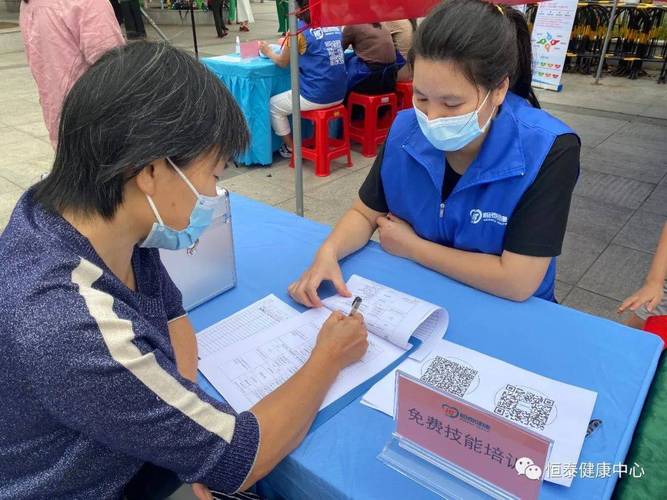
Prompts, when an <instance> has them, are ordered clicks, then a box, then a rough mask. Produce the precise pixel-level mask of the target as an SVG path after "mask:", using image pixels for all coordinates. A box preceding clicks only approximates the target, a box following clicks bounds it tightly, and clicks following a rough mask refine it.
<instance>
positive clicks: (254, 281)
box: [190, 195, 662, 500]
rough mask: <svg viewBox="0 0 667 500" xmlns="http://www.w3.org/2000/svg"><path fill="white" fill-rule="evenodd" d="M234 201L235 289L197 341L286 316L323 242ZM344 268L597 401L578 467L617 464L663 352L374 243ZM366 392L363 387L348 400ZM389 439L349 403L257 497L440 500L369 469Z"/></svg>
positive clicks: (381, 424)
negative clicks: (271, 310) (276, 313)
mask: <svg viewBox="0 0 667 500" xmlns="http://www.w3.org/2000/svg"><path fill="white" fill-rule="evenodd" d="M231 201H232V212H233V214H234V223H233V224H234V228H233V230H234V240H235V245H236V257H237V271H238V279H239V284H238V286H237V287H236V288H234V289H233V290H231V291H229V292H227V293H225V294H223V295H221V296H218V297H216V298H215V299H213V300H211V301H210V302H208V303H206V304H204V305H202V306H200V307H198V308H197V309H195V310H194V311H192V313H191V315H190V316H191V319H192V321H193V323H194V325H195V328H196V329H198V330H200V329H202V328H205V327H207V326H209V325H211V324H213V323H215V322H216V321H218V320H220V319H222V318H223V317H226V316H228V315H230V314H232V313H233V312H235V311H237V310H239V309H241V308H242V307H245V306H247V305H249V304H251V303H252V302H254V301H256V300H258V299H260V298H262V297H264V296H265V295H267V294H268V293H271V292H272V293H275V294H276V295H277V296H278V297H280V298H281V299H282V300H285V301H288V303H291V304H292V305H294V303H292V302H291V301H290V300H289V298H288V296H287V293H286V288H287V286H288V284H289V283H290V282H291V281H293V280H294V279H295V278H296V277H297V276H298V275H299V274H300V273H301V272H302V271H303V267H304V266H305V265H306V263H308V262H310V261H311V259H312V257H313V254H314V252H315V250H316V248H317V247H318V246H319V245H320V243H321V242H322V241H323V240H324V238H325V237H326V236H327V234H328V233H329V231H330V228H329V227H327V226H323V225H321V224H317V223H315V222H312V221H308V220H306V219H302V218H299V217H297V216H295V215H293V214H291V213H288V212H284V211H280V210H277V209H274V208H271V207H269V206H266V205H264V204H261V203H259V202H255V201H252V200H249V199H247V198H243V197H240V196H236V195H232V200H231ZM342 267H343V273H344V275H345V278H346V279H347V278H348V277H349V276H350V275H351V274H352V273H357V274H360V275H363V276H365V277H368V278H369V279H372V280H376V281H379V282H382V283H385V284H387V285H389V286H392V287H394V288H396V289H399V290H402V291H404V292H406V293H409V294H413V295H415V296H417V297H421V298H423V299H425V300H428V301H431V302H433V303H435V304H439V305H442V306H443V307H446V308H447V309H448V310H449V313H450V316H451V322H450V325H449V329H448V331H447V333H446V338H447V339H448V340H451V341H453V342H456V343H459V344H461V345H464V346H466V347H469V348H471V349H476V350H478V351H480V352H483V353H485V354H488V355H491V356H495V357H497V358H499V359H502V360H504V361H507V362H509V363H512V364H515V365H517V366H520V367H522V368H525V369H527V370H532V371H534V372H537V373H539V374H541V375H544V376H547V377H552V378H554V379H556V380H560V381H562V382H566V383H570V384H575V385H578V386H581V387H585V388H587V389H591V390H594V391H597V392H598V399H597V402H596V406H595V409H594V412H593V417H594V418H599V419H602V420H603V425H602V426H601V427H600V428H599V429H598V430H597V431H596V432H595V433H594V434H593V435H591V437H590V438H587V439H586V441H585V443H584V446H583V449H582V454H581V457H580V462H581V461H583V462H592V463H601V462H608V463H611V464H614V463H623V461H624V459H625V456H626V453H627V451H628V447H629V446H630V442H631V439H632V434H633V430H634V428H635V426H636V424H637V420H638V418H639V415H640V412H641V410H642V406H643V403H644V399H645V398H646V394H647V391H648V389H649V386H650V384H651V380H652V378H653V375H654V372H655V369H656V365H657V362H658V358H659V355H660V352H661V347H662V343H661V342H660V340H659V339H658V338H657V337H656V336H653V335H650V334H647V333H644V332H640V331H637V330H632V329H629V328H626V327H624V326H622V325H620V324H617V323H614V322H611V321H608V320H605V319H602V318H597V317H594V316H589V315H587V314H584V313H581V312H578V311H575V310H573V309H569V308H567V307H564V306H560V305H557V304H553V303H550V302H546V301H543V300H541V299H535V298H532V299H530V300H528V301H527V302H526V303H523V304H517V303H514V302H510V301H507V300H503V299H500V298H497V297H493V296H491V295H488V294H485V293H483V292H480V291H478V290H474V289H472V288H469V287H467V286H465V285H462V284H460V283H456V282H455V281H453V280H450V279H448V278H446V277H444V276H442V275H439V274H437V273H435V272H432V271H429V270H427V269H425V268H423V267H421V266H419V265H417V264H415V263H413V262H410V261H407V260H405V259H400V258H397V257H393V256H390V255H388V254H387V253H385V252H384V251H383V250H382V249H381V248H380V247H379V246H378V245H377V244H375V243H373V242H371V243H370V244H369V245H368V246H367V247H366V248H364V249H363V250H362V251H360V252H358V253H357V254H355V255H353V256H351V257H348V258H347V259H345V260H344V262H343V263H342ZM328 290H329V292H332V289H331V288H328ZM390 368H391V367H390ZM390 368H388V369H387V370H386V371H388V370H389V369H390ZM386 371H385V372H386ZM200 379H201V380H200V382H201V383H202V385H203V386H204V387H205V388H206V390H208V391H210V392H211V393H213V392H214V389H212V388H211V387H210V385H208V383H207V382H206V381H205V380H204V379H203V378H201V376H200ZM370 385H371V383H366V384H362V386H361V387H360V388H359V390H357V391H355V393H356V394H355V395H357V396H359V395H361V394H363V393H364V392H365V391H366V390H368V388H370ZM393 428H394V425H393V421H392V419H391V418H389V417H388V416H386V415H384V414H382V413H380V412H377V411H374V410H371V409H370V408H367V407H365V406H362V405H361V404H360V403H359V401H358V398H357V400H355V401H354V402H353V403H351V404H349V405H348V406H347V407H345V408H344V409H343V410H342V411H340V412H339V413H337V414H336V415H335V416H333V417H332V418H331V419H330V420H328V421H326V422H324V423H323V424H322V425H321V426H320V427H318V428H316V429H315V430H314V431H312V432H311V433H310V434H309V435H308V436H307V437H306V439H305V440H304V442H303V443H302V445H301V446H300V447H299V448H298V449H296V450H295V451H294V452H293V453H292V454H290V455H289V456H288V457H287V458H286V459H285V460H283V462H281V463H280V464H279V465H278V466H277V467H276V469H275V470H274V471H273V472H272V473H271V474H270V475H269V476H268V477H267V478H265V479H264V480H263V481H262V482H261V483H260V489H261V491H262V492H263V493H264V494H267V493H268V494H269V495H271V494H274V493H275V494H279V495H282V496H283V497H285V498H289V499H290V500H292V499H301V498H303V499H310V498H319V499H323V498H359V499H373V498H378V499H380V498H382V499H392V498H397V499H404V498H409V499H411V500H415V499H421V498H437V497H436V496H435V495H434V494H433V493H431V492H429V491H428V490H426V489H424V488H423V487H421V486H419V485H418V484H416V483H414V482H412V481H411V480H409V479H407V478H405V477H403V476H402V475H400V474H399V473H398V472H395V471H394V470H392V469H390V468H388V467H386V466H385V465H383V464H382V463H381V462H380V461H378V460H377V459H376V456H377V454H378V453H379V452H380V451H381V450H382V448H383V446H384V445H385V444H386V442H387V441H388V440H389V439H390V436H391V433H392V430H393ZM616 481H617V478H616V477H608V478H596V479H581V478H576V479H575V480H574V481H573V483H572V486H571V487H570V488H564V487H561V486H557V485H554V484H550V483H545V485H544V486H543V489H542V496H541V498H542V499H547V500H548V499H563V498H564V499H575V498H577V499H586V500H588V499H597V498H609V497H610V496H611V494H612V492H613V490H614V486H615V483H616Z"/></svg>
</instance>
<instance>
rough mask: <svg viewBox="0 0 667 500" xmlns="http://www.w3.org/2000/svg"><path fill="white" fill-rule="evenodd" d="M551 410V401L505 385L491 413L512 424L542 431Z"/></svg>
mask: <svg viewBox="0 0 667 500" xmlns="http://www.w3.org/2000/svg"><path fill="white" fill-rule="evenodd" d="M553 408H554V402H553V399H549V398H546V397H544V396H541V395H539V394H535V393H534V392H531V391H529V390H527V389H522V388H521V387H516V386H513V385H510V384H507V385H506V386H505V389H503V391H502V394H501V395H500V398H499V399H498V402H497V403H496V408H495V409H494V410H493V411H494V413H496V414H498V415H501V416H503V417H505V418H508V419H510V420H512V421H514V422H517V423H520V424H523V425H527V426H529V427H532V428H533V429H538V430H540V431H542V430H544V427H545V426H546V425H547V422H548V421H549V416H550V415H551V411H552V410H553Z"/></svg>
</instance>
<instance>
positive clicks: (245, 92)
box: [201, 55, 291, 165]
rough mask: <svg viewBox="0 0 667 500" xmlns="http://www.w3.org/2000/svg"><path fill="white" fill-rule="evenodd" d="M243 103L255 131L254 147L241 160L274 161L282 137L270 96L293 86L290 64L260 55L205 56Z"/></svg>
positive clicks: (242, 161) (206, 61)
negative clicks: (273, 126)
mask: <svg viewBox="0 0 667 500" xmlns="http://www.w3.org/2000/svg"><path fill="white" fill-rule="evenodd" d="M201 61H202V63H204V64H205V65H206V66H207V67H208V68H209V69H210V70H211V71H212V72H213V73H215V75H216V76H218V78H220V80H222V81H223V83H224V84H225V86H226V87H227V88H228V89H229V91H230V92H231V93H232V95H233V96H234V98H235V99H236V101H237V102H238V103H239V106H241V109H242V110H243V114H244V115H245V117H246V120H247V122H248V128H249V129H250V134H251V144H250V148H249V149H248V151H247V152H246V153H244V154H243V155H241V156H239V157H238V158H237V161H238V162H239V163H243V164H245V165H255V164H260V165H270V164H271V163H272V162H273V152H274V151H275V150H277V149H278V147H280V140H279V139H278V137H277V136H276V135H275V134H274V133H273V132H272V130H271V118H270V115H269V99H270V98H271V97H272V96H274V95H276V94H280V93H281V92H285V91H286V90H289V89H290V88H291V85H290V74H289V68H279V67H278V66H276V65H275V64H274V63H273V62H272V61H271V60H269V59H264V58H261V57H256V58H254V59H246V60H241V58H240V57H238V56H235V55H228V56H221V57H208V58H203V59H202V60H201Z"/></svg>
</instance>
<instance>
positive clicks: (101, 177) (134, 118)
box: [33, 42, 250, 219]
mask: <svg viewBox="0 0 667 500" xmlns="http://www.w3.org/2000/svg"><path fill="white" fill-rule="evenodd" d="M249 140H250V136H249V132H248V127H247V125H246V122H245V119H244V117H243V113H242V112H241V110H240V108H239V106H238V105H237V104H236V102H235V101H234V98H233V97H232V95H231V94H230V93H229V91H228V90H227V89H226V88H225V87H224V85H223V84H222V83H221V82H220V80H218V78H217V77H216V76H215V75H213V73H211V72H210V71H209V70H208V69H206V68H205V67H204V66H203V65H202V64H201V63H200V62H198V61H196V60H195V59H194V58H193V57H192V56H190V55H189V54H187V53H186V52H183V51H181V50H179V49H176V48H175V47H172V46H171V45H168V44H165V43H154V42H133V43H130V44H128V45H125V46H122V47H118V48H115V49H112V50H111V51H109V52H107V53H106V54H104V55H103V56H102V57H101V58H100V59H99V60H98V61H97V62H96V63H95V64H94V65H93V66H91V67H90V68H89V69H88V70H87V71H86V72H85V73H84V74H83V76H81V78H80V79H79V80H78V81H77V82H76V84H74V86H73V87H72V89H71V90H70V92H69V93H68V95H67V97H66V99H65V102H64V105H63V109H62V113H61V117H60V127H59V131H58V146H57V150H56V157H55V161H54V164H53V169H52V170H51V172H50V173H49V175H48V176H47V177H46V178H45V179H44V180H42V181H41V182H39V183H38V184H37V185H36V186H35V187H34V192H33V196H34V199H35V200H36V201H37V202H39V203H41V204H42V205H44V206H45V207H46V208H47V209H50V210H53V211H56V212H63V211H64V210H73V211H75V212H77V213H80V214H82V215H96V214H97V215H101V216H102V217H104V218H107V219H110V218H112V217H113V216H114V214H115V213H116V210H117V209H118V207H119V205H120V204H121V203H122V202H123V190H124V186H125V183H126V182H127V181H128V180H129V179H131V178H132V177H134V176H135V175H137V174H138V173H139V172H140V171H141V170H142V169H143V168H144V167H146V166H147V165H149V164H150V163H151V162H153V161H155V160H159V159H163V158H166V157H169V158H171V159H172V160H173V161H174V163H176V165H178V166H179V167H182V168H187V167H188V164H189V163H190V162H191V161H192V160H194V159H195V158H197V157H198V156H200V155H202V154H205V153H207V152H212V151H215V152H216V154H217V155H218V158H219V159H225V160H226V159H227V158H230V157H233V156H236V155H238V154H240V153H241V152H243V151H244V150H245V149H246V148H247V146H248V143H249Z"/></svg>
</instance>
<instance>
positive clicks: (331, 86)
mask: <svg viewBox="0 0 667 500" xmlns="http://www.w3.org/2000/svg"><path fill="white" fill-rule="evenodd" d="M297 4H298V6H299V11H300V13H299V14H298V16H299V19H300V21H299V34H298V35H297V37H296V38H297V44H298V47H299V55H300V57H299V89H300V92H301V97H300V99H299V103H300V105H301V110H302V111H310V110H313V109H323V108H328V107H331V106H334V105H336V104H340V103H342V102H343V99H344V98H345V86H344V85H341V82H344V81H345V80H346V78H347V73H346V70H345V58H344V55H343V46H342V45H341V38H342V35H341V31H340V29H339V28H335V27H334V28H309V27H308V23H309V22H310V12H309V11H308V10H307V9H306V8H307V7H308V0H297ZM303 9H306V10H305V11H304V10H303ZM291 39H292V37H291V36H289V37H288V38H287V44H286V45H285V47H284V48H283V50H282V51H281V52H280V54H276V53H275V52H274V51H273V50H272V49H271V47H270V46H269V45H268V44H267V43H266V42H262V43H261V44H260V50H261V52H262V53H263V54H264V55H265V56H267V57H268V58H270V59H271V60H272V61H273V62H275V63H276V64H277V65H278V66H280V67H283V68H285V67H287V66H289V64H290V49H289V47H290V43H291V42H290V41H291ZM269 105H270V108H271V126H272V127H273V131H274V132H275V133H276V135H278V136H279V137H280V138H281V139H282V141H283V145H282V146H281V147H280V150H279V153H280V155H281V156H282V157H283V158H291V157H292V149H293V148H294V141H293V140H292V133H291V132H292V130H291V128H290V123H289V119H288V117H289V116H290V115H291V114H292V91H291V90H287V91H285V92H283V93H282V94H277V95H274V96H273V97H272V98H271V100H270V102H269Z"/></svg>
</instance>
